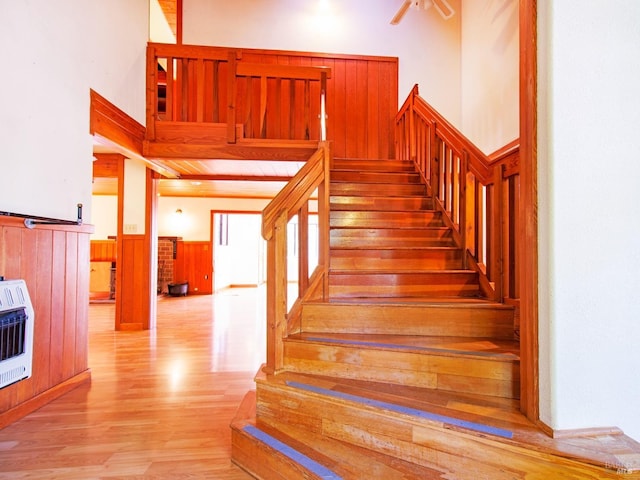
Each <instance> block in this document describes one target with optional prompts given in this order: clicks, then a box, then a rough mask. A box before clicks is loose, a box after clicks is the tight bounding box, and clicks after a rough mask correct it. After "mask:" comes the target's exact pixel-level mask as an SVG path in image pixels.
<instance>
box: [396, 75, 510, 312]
mask: <svg viewBox="0 0 640 480" xmlns="http://www.w3.org/2000/svg"><path fill="white" fill-rule="evenodd" d="M396 158H398V159H405V160H409V159H411V160H413V161H414V163H415V165H416V168H417V169H418V171H419V173H420V175H421V176H422V179H423V181H424V182H425V183H426V185H427V189H428V193H429V195H432V196H433V198H434V200H435V203H436V208H438V209H439V210H441V211H442V212H443V214H444V215H443V216H444V217H445V221H446V222H447V223H448V225H449V226H450V227H452V229H453V232H454V237H455V239H456V241H457V243H458V244H459V245H460V246H461V247H462V249H463V252H466V255H463V259H464V260H463V261H464V262H465V265H464V266H465V268H471V269H474V270H476V271H478V272H479V274H480V283H481V288H482V291H483V293H484V294H485V295H486V296H487V297H488V298H491V299H493V300H495V301H499V302H506V303H513V304H515V305H517V304H518V299H519V292H518V275H517V269H518V264H517V258H518V257H517V249H518V245H517V244H516V239H517V236H516V232H517V226H518V217H517V212H518V201H519V181H520V176H519V140H515V141H513V142H511V143H509V144H508V145H506V146H505V147H503V148H502V149H500V150H499V151H498V152H496V153H495V154H493V155H490V156H487V155H485V154H484V153H483V152H482V151H481V150H480V149H479V148H478V147H476V146H475V145H474V144H473V143H472V142H471V141H470V140H468V139H467V138H466V137H464V135H462V134H461V133H460V132H459V131H458V130H457V129H456V128H455V127H453V126H452V125H451V124H450V123H449V122H448V121H447V120H445V119H444V117H442V116H441V115H440V114H439V113H438V112H437V111H436V110H435V109H434V108H433V107H431V106H430V105H429V104H428V103H427V102H425V101H424V99H422V98H421V97H420V96H419V92H418V86H417V85H416V86H414V88H413V90H412V91H411V93H410V94H409V96H408V97H407V100H406V101H405V103H404V104H403V106H402V108H401V109H400V111H399V112H398V115H397V116H396Z"/></svg>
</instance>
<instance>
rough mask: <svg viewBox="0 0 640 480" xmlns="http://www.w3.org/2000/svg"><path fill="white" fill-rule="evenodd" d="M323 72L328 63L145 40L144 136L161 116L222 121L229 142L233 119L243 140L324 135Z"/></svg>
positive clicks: (233, 130) (233, 132)
mask: <svg viewBox="0 0 640 480" xmlns="http://www.w3.org/2000/svg"><path fill="white" fill-rule="evenodd" d="M328 78H331V69H330V68H328V67H319V66H318V67H315V66H301V65H279V64H277V63H273V64H270V63H249V62H244V61H242V52H241V51H240V50H236V49H229V48H223V47H201V46H195V45H167V44H159V43H149V44H148V47H147V138H146V139H147V140H150V141H153V140H155V139H156V127H158V126H160V125H162V123H163V122H167V123H171V126H175V124H176V123H179V124H188V123H191V124H197V125H198V126H201V125H207V124H209V125H214V124H225V123H226V126H227V139H226V140H227V143H230V144H232V143H236V140H237V138H236V137H237V132H238V126H239V125H242V130H241V132H242V135H243V136H244V137H245V138H261V139H274V140H276V139H279V140H309V139H312V140H316V139H317V140H320V139H324V138H326V132H324V131H321V128H323V124H324V118H322V119H321V118H320V113H321V112H324V111H325V108H324V102H325V97H326V86H327V79H328ZM316 111H317V112H318V115H317V116H316V115H312V113H316ZM316 117H317V118H316Z"/></svg>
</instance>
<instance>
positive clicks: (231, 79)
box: [227, 50, 238, 143]
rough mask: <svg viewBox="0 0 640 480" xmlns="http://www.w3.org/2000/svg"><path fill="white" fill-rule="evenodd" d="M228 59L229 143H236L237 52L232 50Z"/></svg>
mask: <svg viewBox="0 0 640 480" xmlns="http://www.w3.org/2000/svg"><path fill="white" fill-rule="evenodd" d="M227 59H228V60H227V143H236V92H237V83H236V82H237V81H238V80H237V78H238V76H237V68H238V63H237V52H236V51H235V50H230V51H229V53H228V57H227Z"/></svg>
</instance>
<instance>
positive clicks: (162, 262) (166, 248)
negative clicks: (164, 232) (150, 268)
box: [158, 237, 181, 293]
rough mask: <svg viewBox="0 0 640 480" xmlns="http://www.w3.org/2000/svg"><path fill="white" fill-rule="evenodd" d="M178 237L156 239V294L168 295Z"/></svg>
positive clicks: (172, 279)
mask: <svg viewBox="0 0 640 480" xmlns="http://www.w3.org/2000/svg"><path fill="white" fill-rule="evenodd" d="M180 239H181V238H179V237H158V293H168V291H169V289H168V287H167V285H168V284H169V283H172V282H173V281H174V278H173V266H174V265H173V264H174V261H175V259H176V242H177V241H178V240H180Z"/></svg>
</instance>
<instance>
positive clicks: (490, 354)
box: [304, 337, 518, 359]
mask: <svg viewBox="0 0 640 480" xmlns="http://www.w3.org/2000/svg"><path fill="white" fill-rule="evenodd" d="M304 339H305V340H309V341H310V342H324V343H335V344H338V345H357V346H359V347H374V348H375V347H378V348H393V349H396V350H422V351H426V352H434V353H452V354H456V355H470V356H474V357H501V358H510V359H516V358H518V357H517V356H516V355H514V354H513V353H494V352H476V351H474V352H470V351H468V350H449V349H446V348H432V347H420V346H416V345H398V344H395V343H379V342H366V341H363V340H344V339H338V338H325V337H305V338H304Z"/></svg>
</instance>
